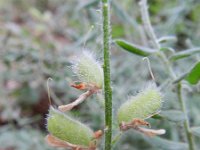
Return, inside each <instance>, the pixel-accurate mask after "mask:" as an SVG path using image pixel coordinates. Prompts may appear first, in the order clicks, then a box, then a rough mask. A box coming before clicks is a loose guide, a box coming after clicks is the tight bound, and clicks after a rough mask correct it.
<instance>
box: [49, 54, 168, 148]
mask: <svg viewBox="0 0 200 150" xmlns="http://www.w3.org/2000/svg"><path fill="white" fill-rule="evenodd" d="M72 70H73V72H74V73H75V74H76V75H77V76H78V78H79V80H80V82H78V83H74V84H72V85H71V86H72V87H74V88H77V89H79V90H83V91H84V93H83V94H81V95H80V96H79V97H78V98H77V99H76V100H75V101H74V102H72V103H70V104H67V105H61V106H59V107H58V109H55V108H53V107H50V109H49V114H48V117H47V129H48V131H49V134H48V135H47V136H46V141H47V142H48V144H49V145H51V146H55V147H67V148H71V149H74V150H95V149H96V148H97V143H98V140H99V139H100V137H101V136H102V134H103V132H102V131H101V130H99V131H96V132H94V131H93V130H92V129H90V128H89V127H88V126H86V125H84V124H83V123H81V122H79V121H77V120H75V119H73V118H72V117H71V116H70V115H69V114H67V113H65V112H66V111H69V110H71V109H73V107H75V106H76V105H78V104H80V103H81V102H83V101H84V100H85V99H86V98H88V97H89V96H91V95H92V94H95V93H97V92H99V91H101V90H102V88H103V82H104V79H103V69H102V67H101V65H100V63H99V62H98V61H97V60H96V59H95V58H94V56H93V55H92V54H91V53H89V52H87V51H84V52H83V54H82V55H81V57H79V58H78V59H76V60H75V61H74V62H73V66H72ZM161 106H162V94H161V92H160V91H159V89H158V88H157V87H156V85H154V84H151V85H150V86H148V87H147V88H145V89H144V90H143V91H142V92H140V93H139V94H138V95H136V96H132V97H130V99H129V100H128V101H126V102H125V103H124V104H122V105H121V106H120V108H119V109H118V113H117V118H118V124H119V129H120V130H121V131H126V130H128V129H131V128H132V129H134V130H137V131H139V132H142V133H144V134H146V135H148V136H153V135H160V134H164V133H165V130H163V129H161V130H153V129H149V128H144V127H142V126H150V125H149V123H148V122H146V121H145V120H146V119H147V118H150V117H151V116H153V115H155V114H157V113H159V111H160V109H161Z"/></svg>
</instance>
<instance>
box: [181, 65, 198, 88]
mask: <svg viewBox="0 0 200 150" xmlns="http://www.w3.org/2000/svg"><path fill="white" fill-rule="evenodd" d="M185 79H186V80H187V81H188V82H189V83H190V84H197V83H198V81H199V80H200V62H198V63H197V64H196V65H195V66H194V67H193V68H192V70H191V71H190V72H189V73H188V75H187V76H186V78H185Z"/></svg>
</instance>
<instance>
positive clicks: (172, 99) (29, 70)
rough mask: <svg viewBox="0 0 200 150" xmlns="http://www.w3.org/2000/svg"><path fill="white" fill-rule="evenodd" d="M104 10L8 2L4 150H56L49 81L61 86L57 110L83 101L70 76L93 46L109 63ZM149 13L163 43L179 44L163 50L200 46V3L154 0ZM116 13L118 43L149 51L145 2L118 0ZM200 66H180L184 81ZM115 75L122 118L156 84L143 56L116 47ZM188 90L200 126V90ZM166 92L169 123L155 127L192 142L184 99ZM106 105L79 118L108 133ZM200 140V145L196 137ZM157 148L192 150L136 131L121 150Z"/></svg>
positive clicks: (4, 8) (1, 47) (1, 116)
mask: <svg viewBox="0 0 200 150" xmlns="http://www.w3.org/2000/svg"><path fill="white" fill-rule="evenodd" d="M99 10H100V5H99V3H98V0H87V1H78V0H68V1H66V0H59V1H54V0H40V1H36V0H29V1H26V0H7V1H4V0H0V57H1V59H0V86H1V90H0V133H1V134H0V143H4V144H0V149H5V150H14V149H16V150H23V149H24V150H27V149H30V148H32V147H34V149H37V150H41V149H44V150H45V149H51V148H50V147H48V146H47V145H46V143H45V142H44V140H43V137H44V136H45V134H46V133H47V131H46V128H45V122H46V120H45V118H46V114H47V113H48V107H49V102H48V96H47V92H46V80H47V78H48V77H51V78H52V79H53V81H52V82H51V83H50V87H51V89H52V90H51V96H52V99H53V103H54V105H60V104H62V103H69V102H70V101H73V100H74V99H75V98H76V97H77V95H78V94H80V93H79V91H77V90H75V89H72V88H70V85H69V84H70V83H71V82H72V79H74V80H75V79H76V77H74V76H73V74H72V72H71V71H70V69H69V66H70V58H71V57H73V56H74V55H77V54H79V53H80V52H81V50H83V48H84V47H85V48H87V49H90V50H91V51H93V52H94V53H96V55H97V56H98V57H99V59H100V60H101V59H102V57H101V56H102V47H101V44H102V41H101V39H102V37H101V36H102V35H101V25H102V24H101V12H99ZM149 10H150V14H151V21H152V24H153V26H154V29H155V32H156V34H157V36H158V37H162V36H166V35H170V36H173V37H175V40H171V41H170V42H166V43H163V47H172V48H173V49H175V50H176V51H183V50H185V49H190V48H193V47H200V43H199V39H200V28H199V26H200V19H199V17H200V15H199V14H200V1H198V0H168V1H165V0H149ZM111 14H112V16H111V24H112V38H113V39H117V38H123V39H126V40H127V41H130V42H134V43H136V44H138V45H143V46H147V45H148V42H149V41H148V38H147V37H146V35H145V33H144V31H143V29H142V23H141V16H140V10H139V7H138V1H137V0H134V1H132V0H126V1H120V0H112V2H111ZM92 25H93V26H94V28H93V29H91V26H92ZM173 39H174V38H173ZM85 43H86V44H85ZM169 53H170V52H169ZM199 59H200V58H199V55H198V54H195V55H193V56H191V57H188V58H185V59H181V60H179V61H176V63H175V68H174V69H175V72H176V73H177V74H178V75H181V74H182V73H183V72H187V71H188V68H191V67H192V66H193V64H194V63H195V62H196V61H198V60H199ZM150 60H151V65H152V70H153V73H154V75H155V78H156V81H157V83H158V84H159V85H161V84H162V83H164V82H165V81H166V80H167V79H166V78H167V73H166V72H165V68H164V67H163V65H162V63H161V62H159V61H158V60H157V59H156V58H154V56H150ZM111 68H112V69H111V71H112V72H111V75H112V87H113V90H114V91H113V105H114V109H113V112H114V114H116V110H117V108H118V107H119V106H120V105H121V104H122V103H123V102H124V101H125V100H126V99H127V98H128V96H129V95H135V94H136V93H137V92H138V91H139V90H140V89H141V88H143V87H145V85H146V83H147V82H149V81H150V80H151V77H150V75H149V71H148V68H147V67H146V63H145V62H144V61H143V60H142V59H141V57H138V56H136V55H130V53H128V52H126V51H122V50H121V48H119V47H118V46H116V45H114V43H113V44H112V51H111ZM183 87H184V99H185V100H186V103H187V108H188V110H189V111H188V115H189V119H190V123H191V126H199V125H200V118H199V117H198V116H199V114H200V109H199V108H200V102H199V96H200V94H199V87H198V85H192V86H191V85H189V83H188V82H186V81H185V82H184V83H183ZM163 93H164V103H163V109H162V110H163V111H162V115H163V116H165V119H161V120H157V119H156V120H155V119H150V120H149V121H150V122H151V124H152V126H153V127H155V128H156V127H157V128H165V129H166V130H167V133H166V134H165V135H163V136H162V138H165V139H167V140H172V141H174V142H176V141H183V142H184V141H185V139H184V137H185V136H184V132H183V130H182V128H183V127H182V123H181V122H182V121H183V120H184V117H183V115H182V113H181V112H180V111H178V110H180V106H179V103H178V100H177V96H176V93H175V92H174V89H171V88H169V87H165V86H164V87H163ZM102 99H103V98H102V97H101V96H99V97H98V98H96V97H95V96H94V97H93V98H90V99H88V100H87V101H86V102H85V103H83V104H81V105H80V106H78V107H76V109H75V110H73V111H72V114H73V115H74V116H76V117H77V118H79V120H81V121H83V122H85V123H87V124H89V125H90V126H91V127H92V128H93V129H94V130H97V129H99V128H103V124H104V122H103V121H104V119H103V111H102V108H101V103H102V101H103V100H102ZM174 109H176V110H177V112H176V113H175V114H176V115H174V112H173V111H171V113H172V114H170V112H169V110H174ZM114 121H116V118H115V116H114ZM116 126H117V125H116ZM115 130H117V127H115ZM180 133H181V134H180ZM197 135H199V134H198V133H197ZM195 140H196V141H198V140H199V138H198V137H195ZM164 143H165V144H166V142H164ZM196 143H197V144H199V143H198V142H196ZM155 147H156V149H174V150H177V149H184V148H185V146H184V144H183V145H180V144H178V145H177V144H176V143H170V144H166V145H164V144H163V141H160V139H159V138H147V137H145V136H143V135H141V134H139V133H137V132H134V131H131V132H127V133H126V134H124V135H123V136H122V137H121V140H120V142H119V143H117V144H116V145H115V148H114V149H116V150H118V149H119V150H120V149H123V150H129V149H138V150H140V149H144V150H145V149H147V150H150V149H155ZM197 147H200V145H197Z"/></svg>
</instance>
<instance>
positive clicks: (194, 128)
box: [190, 127, 200, 137]
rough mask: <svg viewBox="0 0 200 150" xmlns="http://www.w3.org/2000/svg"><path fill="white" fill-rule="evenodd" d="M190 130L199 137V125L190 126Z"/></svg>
mask: <svg viewBox="0 0 200 150" xmlns="http://www.w3.org/2000/svg"><path fill="white" fill-rule="evenodd" d="M190 131H191V133H192V134H194V135H196V136H198V137H200V127H192V128H191V129H190Z"/></svg>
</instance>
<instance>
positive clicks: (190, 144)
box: [177, 82, 195, 150]
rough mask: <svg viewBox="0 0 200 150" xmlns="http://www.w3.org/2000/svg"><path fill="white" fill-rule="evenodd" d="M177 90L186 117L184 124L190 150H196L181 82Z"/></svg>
mask: <svg viewBox="0 0 200 150" xmlns="http://www.w3.org/2000/svg"><path fill="white" fill-rule="evenodd" d="M177 90H178V100H179V102H180V105H181V109H182V111H183V112H184V115H185V121H184V122H183V125H184V128H185V130H186V135H187V140H188V144H189V149H190V150H194V149H195V148H194V141H193V138H192V134H191V133H190V125H189V119H188V116H187V114H186V113H187V110H186V105H185V102H184V100H183V94H182V84H181V82H179V83H178V85H177Z"/></svg>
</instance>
